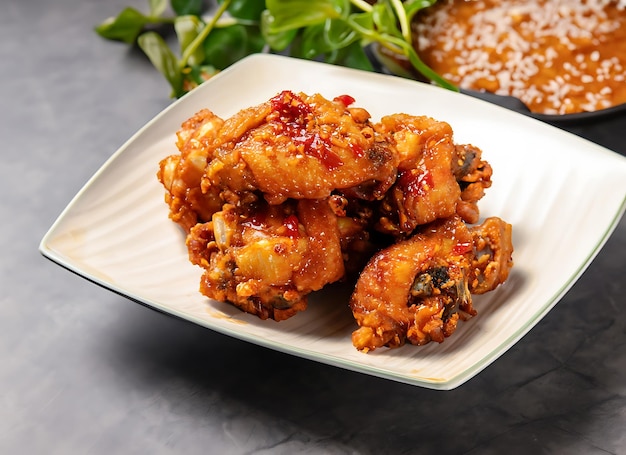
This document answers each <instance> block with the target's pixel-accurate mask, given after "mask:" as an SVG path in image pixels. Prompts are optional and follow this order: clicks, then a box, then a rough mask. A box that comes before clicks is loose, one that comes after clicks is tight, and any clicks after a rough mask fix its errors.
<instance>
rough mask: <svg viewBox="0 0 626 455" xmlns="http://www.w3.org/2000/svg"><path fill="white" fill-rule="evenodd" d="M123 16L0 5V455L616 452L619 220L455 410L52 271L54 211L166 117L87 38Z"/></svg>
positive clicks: (624, 373) (151, 74)
mask: <svg viewBox="0 0 626 455" xmlns="http://www.w3.org/2000/svg"><path fill="white" fill-rule="evenodd" d="M129 4H132V5H135V6H136V7H137V8H139V9H144V10H145V8H146V4H147V2H145V4H144V2H143V1H142V0H111V1H107V2H104V1H96V0H91V1H81V0H57V1H54V2H52V1H48V2H43V1H39V2H36V1H22V0H5V1H4V2H3V4H2V6H1V7H0V60H1V66H0V68H1V70H0V71H1V73H0V95H1V96H0V99H1V100H2V101H1V106H2V121H1V122H0V138H1V139H2V163H1V165H0V189H1V194H2V198H1V199H0V207H1V213H2V223H1V224H0V229H1V230H0V234H1V235H0V267H1V268H0V453H2V454H155V455H156V454H179V453H180V454H196V453H198V454H199V453H219V454H239V453H242V454H243V453H272V454H274V453H277V454H291V453H328V454H343V453H362V454H370V453H371V454H380V453H394V454H395V453H417V454H421V453H425V454H430V453H445V454H448V453H450V454H459V453H465V454H469V453H472V454H474V453H475V454H502V453H507V454H518V453H519V454H522V453H523V454H527V453H536V454H545V453H549V454H561V453H567V454H585V455H588V454H607V453H612V454H618V453H621V454H624V453H626V431H625V429H626V316H625V313H624V310H625V308H626V307H625V303H626V297H625V296H626V279H625V277H624V271H625V264H626V261H625V256H624V253H625V251H626V248H625V246H626V220H622V221H621V222H620V224H619V226H618V227H617V230H616V232H615V234H614V235H613V236H612V238H611V239H610V240H609V241H608V244H607V245H606V247H605V248H604V249H603V251H602V252H601V253H600V254H599V256H598V257H597V258H596V260H595V261H594V262H593V263H592V265H591V266H590V267H589V269H588V270H587V272H586V273H585V274H584V275H583V276H582V278H581V279H580V280H579V282H578V283H577V284H576V285H575V286H574V287H573V289H572V290H571V291H570V292H568V293H567V295H566V296H565V297H564V298H563V299H562V301H561V302H560V303H559V304H558V305H557V306H556V307H555V308H554V310H553V311H551V312H550V314H549V315H548V316H547V317H546V318H545V319H544V320H543V321H542V322H541V323H540V324H539V325H538V326H536V327H535V328H534V329H533V330H532V331H531V332H530V333H529V334H528V335H527V336H525V337H524V338H523V339H522V340H521V341H520V342H519V343H518V344H517V345H516V346H515V347H513V348H512V349H511V350H510V351H509V352H507V353H506V354H505V355H504V356H503V357H502V358H500V359H499V360H497V361H496V362H495V363H494V364H493V365H491V366H490V367H488V368H487V369H486V370H485V371H483V372H482V373H481V374H480V375H479V376H477V377H476V378H474V379H472V380H471V381H469V382H468V383H466V384H464V385H463V386H461V387H459V388H457V389H455V390H452V391H449V392H437V391H432V390H427V389H421V388H418V387H412V386H408V385H403V384H400V383H395V382H391V381H386V380H383V379H377V378H374V377H369V376H366V375H362V374H357V373H352V372H349V371H344V370H341V369H338V368H334V367H330V366H325V365H321V364H318V363H315V362H311V361H307V360H303V359H299V358H295V357H292V356H288V355H284V354H281V353H278V352H274V351H271V350H268V349H264V348H260V347H257V346H254V345H251V344H247V343H244V342H241V341H238V340H235V339H232V338H229V337H226V336H223V335H220V334H217V333H214V332H212V331H210V330H207V329H203V328H200V327H198V326H195V325H193V324H191V323H187V322H184V321H181V320H178V319H175V318H171V317H167V316H165V315H162V314H159V313H157V312H154V311H151V310H149V309H147V308H145V307H142V306H140V305H137V304H135V303H132V302H131V301H129V300H127V299H125V298H123V297H120V296H118V295H116V294H114V293H111V292H108V291H106V290H104V289H101V288H99V287H97V286H95V285H93V284H91V283H89V282H87V281H85V280H83V279H81V278H79V277H77V276H75V275H73V274H71V273H69V272H67V271H65V270H63V269H62V268H60V267H58V266H56V265H55V264H53V263H51V262H49V261H47V260H45V259H44V258H43V257H42V256H41V255H40V254H39V252H38V251H37V246H38V243H39V241H40V239H41V238H42V236H43V234H44V233H45V231H46V230H47V229H48V227H49V226H50V225H51V224H52V222H53V221H54V220H55V218H56V217H57V216H58V215H59V213H60V212H61V210H62V209H63V208H64V207H65V206H66V204H67V203H68V202H69V201H70V199H71V198H72V197H73V196H74V194H75V193H76V192H77V191H78V190H79V189H80V188H81V186H82V185H83V184H84V183H85V182H86V181H87V179H88V178H89V177H90V176H91V175H92V174H93V173H94V172H95V171H96V170H97V169H98V168H99V167H100V165H101V164H102V163H103V162H104V161H105V160H106V159H107V158H108V157H109V156H110V155H111V153H112V152H113V151H115V150H116V149H117V148H118V147H119V146H120V145H121V144H122V143H123V142H124V141H125V140H126V139H127V138H128V137H130V136H131V135H132V134H133V133H134V132H135V131H136V130H137V129H138V128H139V127H141V126H142V125H143V124H144V123H145V122H147V121H148V120H150V119H151V118H152V117H153V116H154V115H155V114H157V113H158V112H159V111H160V110H161V109H163V108H164V107H166V106H167V105H168V104H169V103H170V102H171V100H170V99H168V97H167V95H168V93H169V89H168V87H167V85H166V83H165V82H164V80H162V79H161V77H160V75H158V74H157V73H156V71H154V70H153V69H152V67H151V66H150V64H149V63H148V62H147V61H146V59H145V58H144V57H143V55H142V54H141V53H140V52H139V51H137V50H128V49H127V48H126V47H125V46H124V45H122V44H117V43H112V42H107V41H104V40H102V39H100V38H99V37H97V36H96V35H95V34H94V33H93V26H94V25H95V24H96V23H98V22H99V21H101V20H102V19H103V18H105V17H107V16H109V15H112V14H115V13H117V12H118V11H119V10H121V8H122V7H124V6H126V5H129ZM620 129H621V130H623V129H624V128H623V127H621V128H615V129H614V130H613V131H609V132H606V133H604V134H606V135H608V136H607V137H608V140H612V141H614V143H616V144H617V143H619V141H618V140H617V138H618V137H620V135H622V134H623V131H620ZM621 137H623V136H621Z"/></svg>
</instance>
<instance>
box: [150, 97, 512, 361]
mask: <svg viewBox="0 0 626 455" xmlns="http://www.w3.org/2000/svg"><path fill="white" fill-rule="evenodd" d="M353 103H354V99H352V98H351V97H350V96H347V95H342V96H338V97H337V98H335V99H332V100H330V99H326V98H324V97H323V96H321V95H319V94H314V95H307V94H304V93H294V92H291V91H283V92H281V93H278V94H277V95H276V96H274V97H272V98H271V99H269V100H268V101H266V102H263V103H261V104H258V105H256V106H252V107H249V108H247V109H243V110H241V111H239V112H237V113H236V114H235V115H233V116H231V117H229V118H226V119H222V118H220V117H218V116H217V115H216V114H214V113H213V112H211V111H209V110H207V109H204V110H201V111H199V112H198V113H196V114H195V115H194V116H193V117H191V118H189V119H188V120H187V121H185V122H184V123H183V124H182V126H181V129H180V130H179V131H178V133H177V139H176V146H177V148H178V153H177V154H173V155H171V156H168V157H166V158H165V159H163V160H162V161H161V162H160V165H159V170H158V172H157V178H158V179H159V181H160V182H161V183H162V185H163V186H164V188H165V201H166V203H167V204H168V206H169V216H170V218H171V219H172V220H173V221H174V222H176V223H178V224H179V225H180V226H181V227H182V229H183V230H184V231H185V232H186V234H187V237H186V245H187V248H188V252H189V259H190V261H191V262H192V263H193V264H196V265H198V266H199V267H201V268H202V269H203V274H202V278H201V280H200V292H201V293H202V294H204V295H205V296H207V297H209V298H211V299H215V300H218V301H223V302H230V303H231V304H233V305H234V306H236V307H237V308H239V309H241V310H242V311H244V312H247V313H250V314H254V315H256V316H258V317H259V318H261V319H274V320H277V321H281V320H285V319H287V318H290V317H292V316H294V315H295V314H297V313H298V312H300V311H304V310H305V309H306V307H307V298H308V296H309V294H310V293H312V292H315V291H317V290H320V289H322V288H323V287H325V286H326V285H328V284H330V283H334V282H337V281H341V280H345V281H347V280H354V281H355V282H356V286H355V289H354V292H353V294H352V297H351V299H350V302H349V306H350V308H351V310H352V313H353V315H354V318H355V320H356V322H357V324H358V326H359V328H358V330H356V331H355V332H354V334H353V336H352V341H353V344H354V346H355V347H356V348H357V349H359V350H361V351H363V352H367V351H370V350H373V349H376V348H379V347H381V346H388V347H397V346H401V345H403V344H405V343H406V342H407V340H408V342H410V343H411V344H415V345H422V344H425V343H428V342H430V341H436V342H442V341H443V340H444V339H445V338H446V337H448V336H450V335H451V334H452V333H453V332H454V330H455V329H456V326H457V322H458V321H459V320H463V319H467V318H469V317H471V316H473V315H475V314H476V311H475V310H474V308H473V306H472V294H481V293H485V292H488V291H490V290H493V289H494V288H496V287H497V286H498V285H499V284H501V283H502V282H504V281H505V280H506V279H507V277H508V274H509V270H510V269H511V267H512V265H513V262H512V259H511V256H512V253H513V246H512V243H511V236H512V231H511V226H510V225H509V224H507V223H505V222H504V221H502V220H500V219H499V218H489V219H487V220H485V222H484V223H483V224H481V225H478V226H470V224H475V223H477V222H478V220H479V209H478V201H479V200H480V199H481V198H482V197H483V195H484V193H485V190H486V189H487V188H489V187H490V186H491V175H492V169H491V167H490V165H489V163H487V162H486V161H484V160H483V159H482V152H481V150H480V149H479V148H477V147H474V146H473V145H458V144H456V143H455V142H454V140H453V132H452V128H451V127H450V125H449V124H447V123H445V122H441V121H437V120H435V119H432V118H430V117H426V116H412V115H408V114H393V115H388V116H385V117H383V118H382V119H381V120H380V121H379V122H372V120H371V119H370V114H369V112H368V111H366V110H365V109H362V108H358V107H354V106H353Z"/></svg>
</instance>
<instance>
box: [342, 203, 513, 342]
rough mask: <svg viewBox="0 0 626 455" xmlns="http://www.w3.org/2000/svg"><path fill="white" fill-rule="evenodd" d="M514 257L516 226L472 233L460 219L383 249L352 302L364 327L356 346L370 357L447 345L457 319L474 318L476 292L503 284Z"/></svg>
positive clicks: (488, 225)
mask: <svg viewBox="0 0 626 455" xmlns="http://www.w3.org/2000/svg"><path fill="white" fill-rule="evenodd" d="M486 244H488V245H489V246H488V247H487V246H486ZM487 248H488V249H489V251H488V252H486V251H485V250H486V249H487ZM512 252H513V247H512V243H511V229H510V225H507V224H506V223H504V222H502V221H501V220H498V219H495V218H490V219H488V220H487V221H485V223H484V224H483V225H480V226H477V227H473V228H471V229H470V228H468V227H467V225H466V224H465V223H464V222H463V221H462V220H461V218H460V217H458V216H457V215H454V216H452V217H450V218H447V219H445V220H438V221H436V222H434V223H432V224H429V225H427V226H425V227H423V228H422V229H420V231H419V232H418V233H416V234H415V235H413V236H412V237H411V238H409V239H407V240H403V241H399V242H397V243H395V244H393V245H392V246H390V247H388V248H385V249H383V250H381V251H379V252H378V253H377V254H375V255H374V256H373V257H372V259H371V260H370V261H369V263H368V264H367V266H366V267H365V268H364V269H363V272H362V273H361V275H360V277H359V279H358V281H357V284H356V287H355V290H354V293H353V294H352V297H351V300H350V307H351V309H352V313H353V315H354V318H355V320H356V321H357V324H358V325H359V329H357V330H356V331H354V333H353V334H352V343H353V344H354V346H355V347H356V348H357V349H359V350H360V351H364V352H368V351H371V350H374V349H376V348H379V347H381V346H388V347H392V348H393V347H398V346H402V345H403V344H405V342H406V341H407V340H408V341H409V342H410V343H411V344H415V345H423V344H426V343H428V342H430V341H436V342H439V343H441V342H443V341H444V339H445V338H446V337H449V336H450V335H451V334H452V333H453V332H454V331H455V330H456V326H457V322H458V321H459V319H461V320H466V319H468V318H470V317H472V316H474V315H476V310H475V309H474V307H473V306H472V293H484V292H487V291H489V290H493V289H495V288H496V287H497V286H498V285H499V284H501V283H502V282H504V280H505V279H506V278H507V276H508V273H509V270H510V268H511V267H512V265H513V262H512V260H511V256H510V255H511V254H512Z"/></svg>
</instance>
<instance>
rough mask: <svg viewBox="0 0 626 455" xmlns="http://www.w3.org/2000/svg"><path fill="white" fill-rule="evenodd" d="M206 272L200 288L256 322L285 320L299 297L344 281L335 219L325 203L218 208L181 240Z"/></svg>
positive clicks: (298, 306) (299, 305)
mask: <svg viewBox="0 0 626 455" xmlns="http://www.w3.org/2000/svg"><path fill="white" fill-rule="evenodd" d="M187 246H188V248H189V255H190V259H191V261H192V262H193V263H194V264H197V265H200V266H201V267H203V268H204V269H205V272H204V275H203V277H202V281H201V286H200V290H201V292H202V293H203V294H205V295H206V296H207V297H210V298H213V299H216V300H219V301H228V302H231V303H233V304H234V305H235V306H237V307H239V308H240V309H242V310H243V311H245V312H247V313H252V314H255V315H257V316H259V317H260V318H261V319H267V318H271V319H275V320H277V321H279V320H283V319H287V318H288V317H291V316H293V315H294V314H295V313H297V312H298V311H302V310H304V309H305V308H306V296H307V294H309V293H310V292H312V291H316V290H319V289H321V288H322V287H324V286H325V285H326V284H328V283H332V282H335V281H337V280H339V279H341V278H342V277H343V275H344V267H343V260H342V252H341V245H340V240H339V232H338V230H337V222H336V219H335V215H334V213H333V212H332V210H331V209H330V206H329V205H328V202H327V201H326V200H301V201H298V202H295V201H290V202H289V203H284V204H281V205H273V206H272V205H269V204H267V203H265V202H264V201H262V200H261V201H258V202H257V203H254V204H248V205H246V206H244V207H239V208H237V207H235V206H233V205H229V204H227V205H225V206H224V207H223V209H222V210H221V211H219V212H216V213H215V214H214V215H213V219H212V221H211V222H208V223H203V224H197V225H196V226H194V227H193V228H192V229H191V232H190V234H189V236H188V237H187Z"/></svg>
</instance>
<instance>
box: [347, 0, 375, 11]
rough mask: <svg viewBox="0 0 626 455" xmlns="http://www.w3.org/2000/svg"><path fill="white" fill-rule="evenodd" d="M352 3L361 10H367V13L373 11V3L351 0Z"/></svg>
mask: <svg viewBox="0 0 626 455" xmlns="http://www.w3.org/2000/svg"><path fill="white" fill-rule="evenodd" d="M350 3H352V4H353V5H354V6H356V7H357V8H358V9H360V10H361V11H365V12H366V13H369V12H370V11H372V5H370V4H369V3H367V2H366V1H364V0H350Z"/></svg>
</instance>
